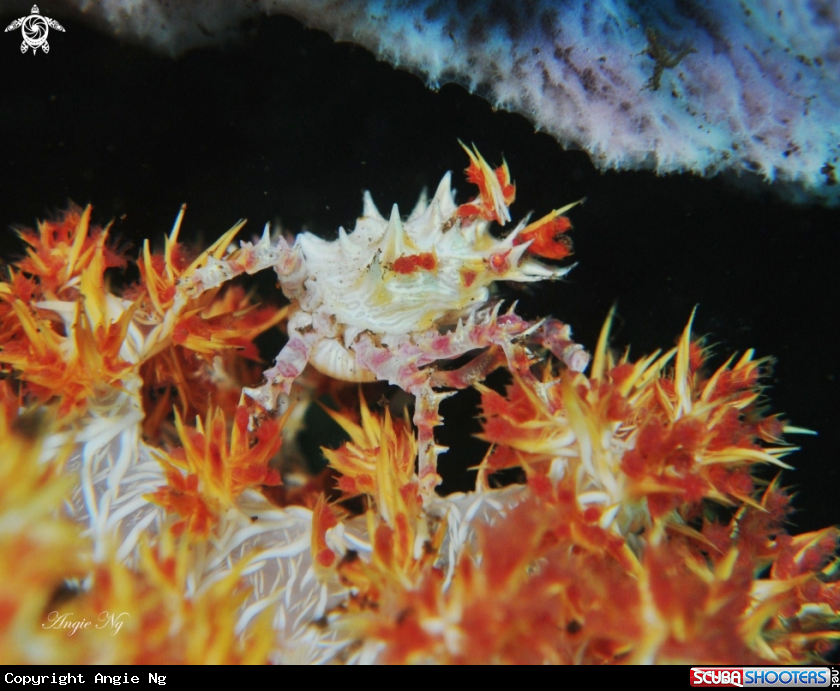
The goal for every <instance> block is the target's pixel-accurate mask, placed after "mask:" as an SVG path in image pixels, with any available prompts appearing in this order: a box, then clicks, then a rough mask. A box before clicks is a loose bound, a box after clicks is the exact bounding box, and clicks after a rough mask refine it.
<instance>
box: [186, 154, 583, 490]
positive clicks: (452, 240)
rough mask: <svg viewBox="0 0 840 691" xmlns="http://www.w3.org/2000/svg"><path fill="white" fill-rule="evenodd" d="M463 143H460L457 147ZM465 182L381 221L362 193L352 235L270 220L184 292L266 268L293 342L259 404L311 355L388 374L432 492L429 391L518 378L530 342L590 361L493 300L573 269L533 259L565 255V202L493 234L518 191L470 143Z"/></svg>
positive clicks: (360, 375)
mask: <svg viewBox="0 0 840 691" xmlns="http://www.w3.org/2000/svg"><path fill="white" fill-rule="evenodd" d="M462 146H463V144H462ZM464 149H465V150H466V151H467V154H468V155H469V157H470V166H469V168H467V171H466V172H467V177H468V180H469V181H470V182H473V183H475V184H476V185H478V188H479V196H478V197H476V198H475V199H473V200H471V201H470V202H468V203H467V204H463V205H461V206H457V205H456V204H455V201H454V198H453V193H452V192H451V190H450V174H449V173H447V174H446V175H445V176H444V178H443V180H442V181H441V183H440V185H439V186H438V189H437V192H436V193H435V195H434V197H433V198H432V200H431V201H427V200H426V198H425V195H423V196H422V197H421V198H420V201H419V202H418V203H417V206H416V207H415V209H414V210H413V211H412V213H411V214H410V215H409V216H408V218H407V219H405V220H403V219H402V218H401V217H400V213H399V210H398V209H397V206H396V205H394V206H393V208H392V210H391V214H390V217H389V218H388V219H386V218H385V217H384V216H382V215H381V214H380V213H379V211H378V210H377V208H376V206H375V205H374V203H373V200H372V199H371V196H370V194H369V193H367V192H366V193H365V196H364V210H363V212H362V217H361V218H360V219H359V220H358V222H357V224H356V228H355V230H353V231H352V232H351V233H347V232H346V231H345V230H344V229H343V228H339V231H338V238H337V239H336V240H333V241H331V242H330V241H327V240H323V239H321V238H319V237H316V236H314V235H312V234H311V233H301V234H299V235H298V236H297V238H296V240H295V242H294V244H293V245H292V246H289V244H288V243H287V242H286V241H285V240H284V239H283V238H280V239H279V240H278V242H277V244H272V243H271V241H270V239H269V236H268V228H266V231H265V233H264V234H263V238H262V240H261V241H260V242H259V243H257V244H256V245H252V244H250V243H243V245H242V247H241V248H240V249H239V250H236V251H234V252H232V253H231V254H229V255H228V256H227V257H226V258H225V259H222V260H215V259H212V260H211V261H209V262H208V264H207V266H205V267H204V268H203V269H200V270H199V271H197V272H196V273H195V275H194V277H193V278H192V283H191V285H189V286H184V288H185V290H186V293H187V294H188V293H190V292H191V291H192V290H203V289H206V288H208V287H210V286H212V285H217V284H218V283H220V282H222V281H225V280H227V279H228V278H231V277H232V276H234V275H236V274H238V273H242V272H243V271H247V272H248V273H254V272H256V271H258V270H260V269H262V268H265V267H267V266H274V268H275V270H276V272H277V275H278V277H279V282H280V286H281V288H282V290H283V292H284V293H285V295H286V296H287V297H288V298H289V300H291V303H292V304H291V308H290V317H289V322H288V335H289V340H288V342H287V343H286V345H285V346H284V347H283V349H282V350H281V351H280V354H279V355H278V356H277V358H276V361H275V364H274V366H273V367H271V368H270V369H268V370H267V371H266V372H265V378H266V383H265V384H263V385H262V386H261V387H259V388H255V389H246V390H245V392H246V393H247V394H248V395H249V396H250V397H251V398H253V399H254V400H255V401H256V402H258V403H259V404H260V405H262V406H263V407H264V408H266V409H267V410H274V409H276V408H277V401H278V397H279V396H280V395H281V394H288V393H289V392H290V389H291V386H292V383H293V382H294V380H295V379H296V378H297V377H298V376H299V375H300V374H301V373H302V372H303V369H304V367H305V366H306V364H307V363H311V364H312V365H313V366H314V367H316V368H317V369H318V370H320V371H321V372H322V373H324V374H327V375H329V376H332V377H335V378H338V379H342V380H346V381H357V382H365V381H375V380H384V381H388V382H389V383H391V384H395V385H397V386H399V387H400V388H402V389H403V390H405V391H407V392H409V393H411V394H413V395H414V396H415V400H416V406H415V413H414V422H415V424H416V425H417V428H418V445H419V477H420V483H421V488H422V492H423V493H424V495H426V496H428V495H429V494H431V492H432V491H433V488H434V487H435V486H436V485H437V484H438V483H439V481H440V478H439V476H438V475H437V473H436V465H437V456H438V454H439V453H440V452H441V451H442V450H444V449H443V448H442V447H438V446H436V445H435V443H434V435H433V431H432V430H433V428H434V427H435V426H436V425H439V424H440V417H439V415H438V405H439V403H440V401H441V400H442V399H443V398H445V397H446V396H448V395H450V394H447V393H436V392H435V388H436V387H446V388H465V387H467V386H469V385H470V384H471V383H473V382H475V381H477V380H479V379H481V378H483V377H484V376H485V375H486V374H487V373H488V372H489V371H491V370H492V369H494V368H495V367H497V366H499V365H501V364H507V365H508V366H509V367H511V368H512V369H515V370H516V371H518V372H520V373H521V374H523V375H524V376H527V370H528V367H529V365H530V357H531V356H530V353H529V351H528V350H527V348H526V345H525V344H526V343H527V342H528V341H529V340H531V341H533V340H536V339H539V340H540V342H541V343H542V344H543V345H545V346H546V347H549V348H550V349H551V350H552V351H553V352H555V354H557V355H558V356H559V357H560V358H561V359H562V360H563V361H564V362H565V363H566V365H567V366H568V367H570V368H571V369H574V370H577V371H581V370H583V369H584V368H585V367H586V365H587V363H588V361H589V357H588V355H587V354H586V353H585V352H584V351H583V349H582V348H581V347H580V346H578V345H575V344H574V343H572V342H571V340H570V334H569V329H568V327H566V326H564V325H563V324H561V323H560V322H557V321H555V320H550V321H549V322H540V323H537V324H533V323H529V322H526V321H524V320H522V319H521V318H519V317H518V316H516V315H515V314H514V313H513V310H512V309H511V310H509V311H508V312H507V313H506V314H503V315H500V314H499V311H500V310H499V308H500V306H501V303H496V304H495V305H491V304H488V301H489V299H490V290H489V286H490V284H492V283H493V282H494V281H523V282H530V281H539V280H543V279H556V278H560V277H561V276H564V275H565V274H566V273H568V271H569V270H570V268H571V267H551V266H548V265H546V264H544V263H542V262H539V261H537V260H536V259H535V258H534V255H538V256H543V257H549V258H552V259H561V258H563V257H565V256H567V255H568V254H570V243H569V241H568V240H567V238H566V236H565V235H564V233H565V232H566V231H567V230H568V229H569V227H570V225H569V222H568V219H566V217H564V216H562V214H563V213H564V212H565V211H567V210H568V209H569V208H571V207H572V206H574V204H570V205H568V206H565V207H563V208H562V209H557V210H555V211H552V212H551V213H549V214H548V215H547V216H545V217H544V218H542V219H540V220H539V221H536V222H535V223H532V224H530V225H526V221H523V222H521V223H520V224H519V225H518V226H517V227H516V229H515V230H514V231H513V232H511V233H510V234H508V235H507V236H506V237H504V238H502V239H499V238H496V237H494V236H493V235H492V234H491V233H490V230H489V228H490V223H491V222H492V221H496V222H498V223H499V224H501V225H504V224H505V223H506V222H508V221H510V214H509V212H508V206H509V205H510V204H511V203H512V202H513V198H514V195H515V188H514V185H513V184H512V182H511V180H510V173H509V171H508V167H507V164H503V165H502V166H500V167H499V168H496V169H495V170H493V169H492V168H491V167H490V166H489V165H488V164H487V162H486V161H485V160H484V158H483V157H482V156H481V154H480V153H478V150H477V149H473V150H470V149H467V147H466V146H464ZM474 350H482V351H484V352H482V353H481V354H479V355H478V356H477V357H475V358H474V359H473V360H472V361H470V362H469V363H468V364H467V365H464V366H463V367H461V368H460V369H457V370H454V371H440V370H437V369H436V368H434V367H432V366H431V365H433V364H434V363H435V362H438V361H441V360H452V359H455V358H458V357H460V356H462V355H464V354H466V353H469V352H470V351H474Z"/></svg>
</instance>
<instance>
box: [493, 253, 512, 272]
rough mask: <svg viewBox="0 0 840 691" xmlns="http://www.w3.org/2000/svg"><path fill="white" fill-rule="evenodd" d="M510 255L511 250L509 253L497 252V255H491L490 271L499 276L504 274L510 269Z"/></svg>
mask: <svg viewBox="0 0 840 691" xmlns="http://www.w3.org/2000/svg"><path fill="white" fill-rule="evenodd" d="M509 254H510V250H508V251H507V252H496V253H495V254H491V255H490V270H491V271H493V272H494V273H497V274H503V273H505V272H506V271H507V270H508V269H510V262H509V261H508V255H509Z"/></svg>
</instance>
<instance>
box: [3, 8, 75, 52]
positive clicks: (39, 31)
mask: <svg viewBox="0 0 840 691" xmlns="http://www.w3.org/2000/svg"><path fill="white" fill-rule="evenodd" d="M15 29H20V30H21V33H22V34H23V43H21V44H20V52H21V53H25V52H26V51H27V50H29V49H30V48H32V54H33V55H35V53H37V52H38V48H40V49H41V50H43V51H44V52H45V53H49V52H50V44H49V43H47V34H48V33H50V29H55V30H56V31H64V27H63V26H61V24H59V23H58V22H57V21H55V19H50V18H49V17H45V16H43V15H42V14H41V12H40V10H39V9H38V5H32V14H30V15H29V16H28V17H21V18H20V19H15V21H13V22H12V23H11V24H9V26H7V27H6V31H14V30H15Z"/></svg>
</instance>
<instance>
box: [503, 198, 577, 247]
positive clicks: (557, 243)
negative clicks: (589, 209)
mask: <svg viewBox="0 0 840 691" xmlns="http://www.w3.org/2000/svg"><path fill="white" fill-rule="evenodd" d="M581 201H582V200H581ZM580 203H581V202H574V203H573V204H567V205H566V206H564V207H563V208H561V209H555V210H554V211H552V212H551V213H548V214H546V215H545V216H543V217H542V218H541V219H540V220H538V221H534V222H533V223H531V224H529V225H527V226H526V227H525V228H523V229H522V232H520V233H519V235H517V236H516V239H515V240H514V241H513V244H514V245H521V244H523V243H525V242H530V243H531V244H530V245H529V246H528V251H529V252H530V253H531V254H535V255H537V256H538V257H544V258H545V259H564V258H566V257H568V256H569V255H570V254H572V241H571V239H570V238H569V236H568V235H566V232H567V231H569V230H571V228H572V223H571V221H570V220H569V219H568V218H566V216H563V215H562V214H564V213H565V212H566V211H568V210H569V209H571V208H572V207H573V206H575V205H576V204H580Z"/></svg>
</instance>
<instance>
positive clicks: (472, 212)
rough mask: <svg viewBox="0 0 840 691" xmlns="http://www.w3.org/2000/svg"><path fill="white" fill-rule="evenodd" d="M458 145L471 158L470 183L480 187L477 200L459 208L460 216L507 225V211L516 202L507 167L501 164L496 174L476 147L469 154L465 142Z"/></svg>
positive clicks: (508, 215) (508, 213) (503, 163)
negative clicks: (475, 217)
mask: <svg viewBox="0 0 840 691" xmlns="http://www.w3.org/2000/svg"><path fill="white" fill-rule="evenodd" d="M458 143H459V144H460V145H461V146H462V147H463V149H464V151H466V152H467V156H469V157H470V166H469V168H467V170H466V173H467V180H468V181H469V182H472V183H473V184H475V185H478V197H477V198H476V199H473V200H472V201H471V202H470V203H469V204H464V205H462V206H460V207H459V208H458V215H459V216H462V217H464V216H467V217H470V216H479V217H481V218H483V219H484V220H485V221H496V222H497V223H499V224H500V225H504V224H505V223H507V222H508V221H510V212H509V211H508V207H509V206H510V205H511V204H513V200H514V199H515V198H516V186H515V185H514V184H513V183H512V182H511V181H510V170H509V169H508V165H507V163H506V162H505V161H504V160H502V165H500V166H499V167H498V168H496V170H493V169H492V168H491V167H490V165H489V164H488V163H487V161H485V160H484V157H483V156H482V155H481V154H480V153H479V152H478V149H477V148H476V147H475V145H474V144H473V148H472V150H470V149H468V148H467V146H466V145H465V144H464V142H462V141H460V140H459V141H458Z"/></svg>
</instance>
